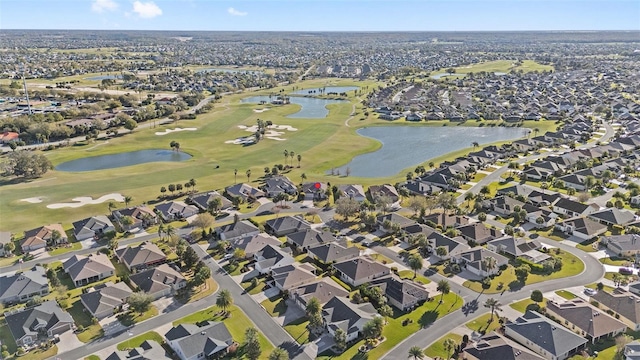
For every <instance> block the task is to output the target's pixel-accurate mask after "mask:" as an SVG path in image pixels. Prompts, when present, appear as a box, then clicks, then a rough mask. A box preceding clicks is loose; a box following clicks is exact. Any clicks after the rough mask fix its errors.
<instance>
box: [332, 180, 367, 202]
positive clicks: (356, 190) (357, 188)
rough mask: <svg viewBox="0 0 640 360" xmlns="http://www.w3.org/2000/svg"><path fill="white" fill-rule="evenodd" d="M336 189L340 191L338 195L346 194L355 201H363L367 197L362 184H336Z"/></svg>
mask: <svg viewBox="0 0 640 360" xmlns="http://www.w3.org/2000/svg"><path fill="white" fill-rule="evenodd" d="M338 191H339V192H340V196H346V197H348V198H351V199H354V200H355V201H357V202H363V201H365V200H366V199H367V195H366V193H365V191H364V188H363V187H362V185H358V184H353V185H338Z"/></svg>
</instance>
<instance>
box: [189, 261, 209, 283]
mask: <svg viewBox="0 0 640 360" xmlns="http://www.w3.org/2000/svg"><path fill="white" fill-rule="evenodd" d="M210 277H211V269H210V268H209V267H208V266H206V265H204V264H203V265H202V266H198V271H197V272H196V274H195V275H194V276H193V285H194V286H196V287H198V286H200V285H202V284H205V283H206V282H207V280H208V279H209V278H210Z"/></svg>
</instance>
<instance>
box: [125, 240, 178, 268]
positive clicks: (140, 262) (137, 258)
mask: <svg viewBox="0 0 640 360" xmlns="http://www.w3.org/2000/svg"><path fill="white" fill-rule="evenodd" d="M116 257H117V258H118V260H119V261H120V262H121V263H123V264H124V265H125V266H126V267H127V269H129V271H136V270H141V269H146V268H149V267H152V266H156V265H158V264H162V263H164V262H165V261H167V256H166V255H165V254H164V252H162V250H161V249H160V248H159V247H158V245H156V244H154V243H152V242H151V241H145V242H143V243H142V244H140V245H138V246H135V247H126V248H121V249H118V250H116Z"/></svg>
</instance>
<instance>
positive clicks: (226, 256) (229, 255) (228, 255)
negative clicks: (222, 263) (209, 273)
mask: <svg viewBox="0 0 640 360" xmlns="http://www.w3.org/2000/svg"><path fill="white" fill-rule="evenodd" d="M232 257H233V254H226V255H225V256H223V257H222V260H229V259H231V258H232Z"/></svg>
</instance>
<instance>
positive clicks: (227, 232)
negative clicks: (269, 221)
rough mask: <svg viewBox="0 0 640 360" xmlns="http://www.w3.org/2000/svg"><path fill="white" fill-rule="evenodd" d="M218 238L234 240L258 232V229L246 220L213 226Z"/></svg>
mask: <svg viewBox="0 0 640 360" xmlns="http://www.w3.org/2000/svg"><path fill="white" fill-rule="evenodd" d="M215 232H216V234H218V237H219V238H220V240H227V241H235V240H238V239H241V238H245V237H249V236H254V235H258V234H260V229H258V227H257V226H255V225H253V223H251V222H250V221H248V220H242V221H236V222H232V223H231V224H226V225H222V226H220V227H217V228H215Z"/></svg>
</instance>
